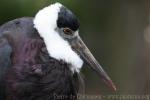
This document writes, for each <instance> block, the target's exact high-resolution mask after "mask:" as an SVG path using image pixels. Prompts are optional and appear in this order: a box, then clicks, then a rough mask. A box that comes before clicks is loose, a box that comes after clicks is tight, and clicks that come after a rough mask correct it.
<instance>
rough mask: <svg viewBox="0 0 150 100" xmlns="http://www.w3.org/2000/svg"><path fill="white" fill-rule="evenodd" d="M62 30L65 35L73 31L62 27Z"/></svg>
mask: <svg viewBox="0 0 150 100" xmlns="http://www.w3.org/2000/svg"><path fill="white" fill-rule="evenodd" d="M63 32H64V33H65V34H67V35H71V34H72V33H73V32H72V30H71V29H70V28H64V29H63Z"/></svg>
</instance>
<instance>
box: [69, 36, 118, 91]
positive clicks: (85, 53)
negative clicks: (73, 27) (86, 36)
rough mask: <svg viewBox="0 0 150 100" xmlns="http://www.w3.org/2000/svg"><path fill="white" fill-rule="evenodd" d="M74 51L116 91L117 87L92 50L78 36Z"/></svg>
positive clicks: (74, 43)
mask: <svg viewBox="0 0 150 100" xmlns="http://www.w3.org/2000/svg"><path fill="white" fill-rule="evenodd" d="M71 46H72V49H73V50H74V51H75V52H77V53H78V54H79V55H80V57H81V58H82V59H83V60H84V61H85V62H86V63H87V64H88V65H90V68H92V69H93V70H94V71H95V72H97V73H98V74H99V75H100V76H101V78H102V80H103V81H104V82H105V83H106V84H107V85H108V86H109V87H110V88H112V89H113V90H114V91H116V87H115V85H114V83H113V82H112V81H111V79H110V78H109V76H108V75H107V73H106V72H105V71H104V70H103V68H102V67H101V65H100V64H99V63H98V61H97V60H96V59H95V58H94V56H93V55H92V53H91V52H90V50H89V49H88V48H87V47H86V45H85V44H84V42H83V41H82V39H81V38H80V37H79V36H78V37H77V38H76V39H74V40H73V41H72V42H71Z"/></svg>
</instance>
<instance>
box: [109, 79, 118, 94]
mask: <svg viewBox="0 0 150 100" xmlns="http://www.w3.org/2000/svg"><path fill="white" fill-rule="evenodd" d="M108 85H109V87H110V88H112V90H113V91H114V92H115V91H117V88H116V86H115V85H114V83H113V82H112V81H111V80H109V83H108Z"/></svg>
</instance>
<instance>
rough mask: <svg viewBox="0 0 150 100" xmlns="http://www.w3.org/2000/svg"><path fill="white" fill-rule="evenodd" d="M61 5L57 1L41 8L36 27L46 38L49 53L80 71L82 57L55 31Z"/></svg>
mask: <svg viewBox="0 0 150 100" xmlns="http://www.w3.org/2000/svg"><path fill="white" fill-rule="evenodd" d="M60 7H62V5H61V4H60V3H55V4H52V5H50V6H48V7H45V8H43V9H42V10H40V11H39V12H38V13H37V14H36V16H35V18H34V22H33V23H34V27H35V28H36V29H37V31H38V32H39V34H40V36H41V37H42V38H43V39H44V41H45V44H46V47H47V50H48V53H49V55H50V56H51V57H53V58H55V59H57V60H64V61H65V62H66V63H68V64H70V65H71V66H70V67H71V70H72V71H73V72H74V71H76V72H79V71H80V69H81V67H82V65H83V61H82V59H81V58H80V57H79V55H77V54H76V53H75V52H74V51H73V50H72V48H71V46H70V45H69V43H68V41H66V40H64V39H63V38H62V37H61V36H60V35H59V34H58V33H57V32H56V31H55V28H56V27H57V19H58V12H59V11H60Z"/></svg>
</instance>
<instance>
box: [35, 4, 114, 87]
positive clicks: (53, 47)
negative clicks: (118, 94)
mask: <svg viewBox="0 0 150 100" xmlns="http://www.w3.org/2000/svg"><path fill="white" fill-rule="evenodd" d="M34 26H35V28H36V29H37V30H38V32H39V34H40V36H41V37H42V38H43V40H44V42H45V44H46V47H47V50H48V53H49V55H50V56H51V57H53V58H55V59H57V60H63V61H64V62H66V63H68V64H69V65H70V69H71V70H72V72H73V73H74V72H75V71H76V72H79V71H80V69H81V67H82V65H83V62H85V63H87V64H88V65H89V66H90V67H91V68H92V69H93V70H94V71H96V72H97V73H98V74H99V75H100V76H101V78H102V79H103V81H104V82H105V83H106V84H107V85H109V86H110V87H112V88H113V89H114V90H116V88H115V86H114V84H113V82H112V81H111V79H110V78H109V76H108V75H107V74H106V72H105V71H104V70H103V69H102V67H101V66H100V64H99V63H98V62H97V60H96V59H95V58H94V56H93V55H92V54H91V52H90V51H89V49H88V48H87V47H86V45H85V44H84V42H83V41H82V40H81V38H80V36H79V21H78V19H77V18H76V16H75V15H74V14H73V13H72V12H71V11H70V10H69V9H67V8H66V7H64V6H63V5H62V4H60V3H55V4H52V5H50V6H48V7H45V8H43V9H42V10H40V11H39V12H38V13H37V14H36V16H35V19H34Z"/></svg>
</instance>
